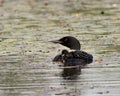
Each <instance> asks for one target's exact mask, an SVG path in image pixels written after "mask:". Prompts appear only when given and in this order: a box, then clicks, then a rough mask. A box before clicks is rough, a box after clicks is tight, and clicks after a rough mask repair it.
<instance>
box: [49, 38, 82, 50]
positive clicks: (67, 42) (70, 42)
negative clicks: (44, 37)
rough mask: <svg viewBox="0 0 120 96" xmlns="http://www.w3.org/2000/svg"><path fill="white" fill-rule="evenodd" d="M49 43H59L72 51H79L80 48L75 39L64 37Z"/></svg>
mask: <svg viewBox="0 0 120 96" xmlns="http://www.w3.org/2000/svg"><path fill="white" fill-rule="evenodd" d="M51 42H53V43H59V44H61V45H63V46H66V47H68V48H70V49H73V50H80V48H81V45H80V42H79V41H78V40H77V39H76V38H75V37H72V36H65V37H63V38H61V39H59V40H54V41H51Z"/></svg>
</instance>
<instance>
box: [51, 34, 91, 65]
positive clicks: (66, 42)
mask: <svg viewBox="0 0 120 96" xmlns="http://www.w3.org/2000/svg"><path fill="white" fill-rule="evenodd" d="M51 42H53V43H58V44H61V45H63V46H66V47H68V48H70V49H73V50H74V51H71V52H69V51H67V50H62V52H61V54H59V55H57V56H55V58H54V59H53V62H62V63H64V65H65V66H69V65H72V66H74V65H80V66H85V65H86V64H89V63H92V61H93V56H92V55H91V54H89V53H87V52H84V51H81V50H80V49H81V45H80V42H79V41H78V40H77V39H76V38H74V37H72V36H66V37H63V38H61V39H59V40H54V41H51Z"/></svg>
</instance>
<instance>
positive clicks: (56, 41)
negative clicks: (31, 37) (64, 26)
mask: <svg viewBox="0 0 120 96" xmlns="http://www.w3.org/2000/svg"><path fill="white" fill-rule="evenodd" d="M50 42H52V43H59V44H61V43H62V41H60V40H53V41H50Z"/></svg>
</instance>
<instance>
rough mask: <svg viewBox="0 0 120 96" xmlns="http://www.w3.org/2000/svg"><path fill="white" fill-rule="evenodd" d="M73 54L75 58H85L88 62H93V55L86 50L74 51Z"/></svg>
mask: <svg viewBox="0 0 120 96" xmlns="http://www.w3.org/2000/svg"><path fill="white" fill-rule="evenodd" d="M72 54H73V57H74V58H79V59H82V60H85V62H86V63H87V64H89V63H92V62H93V56H92V55H91V54H89V53H87V52H85V51H73V52H72Z"/></svg>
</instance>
